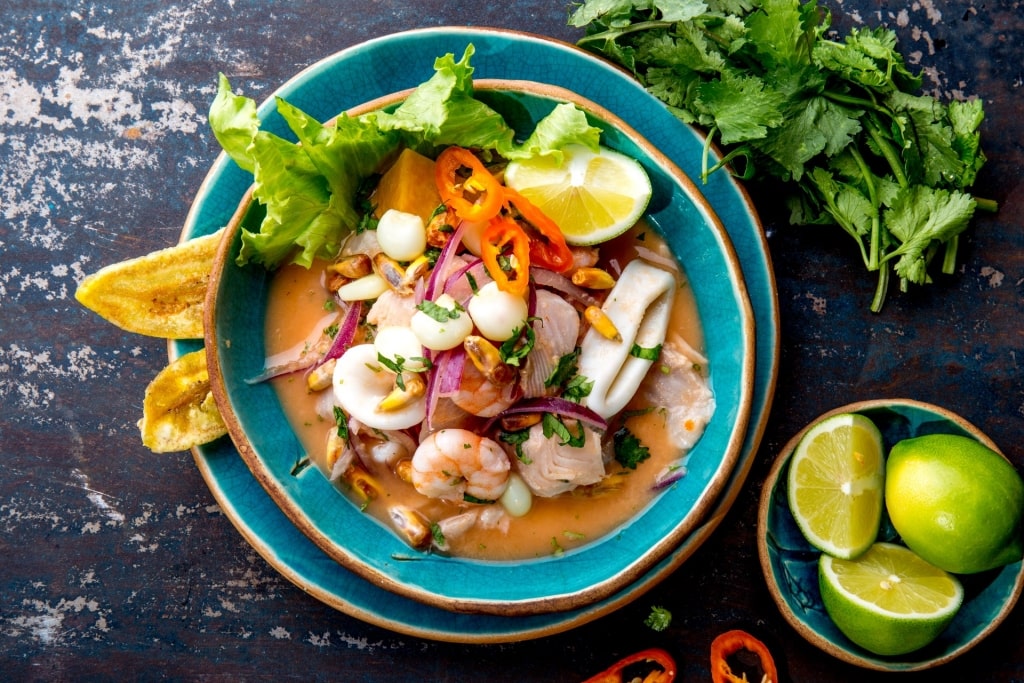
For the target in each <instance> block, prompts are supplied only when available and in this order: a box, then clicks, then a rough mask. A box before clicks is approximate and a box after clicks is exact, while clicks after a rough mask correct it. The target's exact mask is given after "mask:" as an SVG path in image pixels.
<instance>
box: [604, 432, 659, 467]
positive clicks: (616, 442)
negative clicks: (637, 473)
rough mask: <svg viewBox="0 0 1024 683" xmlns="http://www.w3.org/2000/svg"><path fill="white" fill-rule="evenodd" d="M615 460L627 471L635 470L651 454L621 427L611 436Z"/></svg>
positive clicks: (630, 433)
mask: <svg viewBox="0 0 1024 683" xmlns="http://www.w3.org/2000/svg"><path fill="white" fill-rule="evenodd" d="M612 444H613V446H614V450H615V459H616V460H617V461H618V462H619V464H620V465H622V466H623V467H625V468H627V469H631V470H635V469H636V468H637V465H639V464H640V463H642V462H643V461H644V460H647V459H648V458H649V457H651V452H650V450H649V449H648V448H647V446H644V445H643V444H642V443H640V439H638V438H636V436H635V435H634V434H633V432H631V431H629V428H627V427H622V428H620V429H619V430H618V431H616V432H615V434H614V435H613V436H612Z"/></svg>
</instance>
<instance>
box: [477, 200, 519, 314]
mask: <svg viewBox="0 0 1024 683" xmlns="http://www.w3.org/2000/svg"><path fill="white" fill-rule="evenodd" d="M480 258H481V259H482V260H483V262H484V266H485V267H486V268H487V273H488V274H489V275H490V276H491V277H492V278H493V279H494V281H495V282H496V283H498V289H500V290H502V291H504V292H510V293H512V294H518V295H519V296H523V295H525V294H526V288H527V286H528V285H529V284H530V238H529V236H528V235H527V234H526V231H525V230H523V228H522V226H520V225H519V224H518V223H516V222H515V221H514V220H512V219H511V218H508V217H506V216H498V217H496V218H492V219H491V222H490V223H489V224H488V225H487V227H486V228H484V232H483V235H482V236H481V238H480Z"/></svg>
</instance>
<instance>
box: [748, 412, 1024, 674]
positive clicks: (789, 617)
mask: <svg viewBox="0 0 1024 683" xmlns="http://www.w3.org/2000/svg"><path fill="white" fill-rule="evenodd" d="M894 405H902V406H910V407H916V408H920V409H922V410H926V411H928V412H932V413H935V414H936V415H938V416H940V417H942V418H944V419H946V420H949V421H950V422H952V423H954V424H956V425H957V426H958V427H960V428H961V429H963V430H964V431H965V432H967V433H968V434H970V435H971V436H973V437H975V438H977V439H978V440H979V441H980V442H981V443H983V444H985V445H986V446H988V447H989V448H991V449H992V450H994V451H995V452H996V453H999V455H1001V456H1002V457H1003V458H1004V459H1007V460H1009V459H1008V458H1006V455H1005V454H1004V453H1003V452H1002V451H1001V450H999V447H998V446H996V444H995V443H994V442H993V441H992V439H990V438H989V437H988V435H986V434H985V433H984V432H982V431H981V430H980V429H978V428H977V427H975V426H974V425H973V424H972V423H970V422H968V421H967V420H966V419H964V418H963V417H961V416H960V415H957V414H956V413H954V412H952V411H950V410H948V409H946V408H942V407H941V406H937V405H934V404H931V403H926V402H924V401H917V400H914V399H909V398H891V399H870V400H866V401H858V402H855V403H850V404H847V405H845V406H840V407H838V408H834V409H832V410H830V411H828V412H826V413H823V414H821V415H819V416H818V417H817V418H815V419H813V420H811V421H810V422H809V423H808V424H807V426H806V427H804V428H803V429H801V430H800V431H799V432H797V434H795V435H794V436H793V438H791V439H790V440H789V441H788V442H786V445H785V446H783V447H782V450H780V451H779V455H778V456H777V457H776V459H775V462H773V463H772V467H771V470H770V471H769V472H768V476H767V477H765V481H764V485H763V486H762V488H761V499H760V503H759V505H758V509H757V557H758V560H759V561H760V563H761V571H762V573H763V574H764V578H765V583H766V584H768V592H769V593H771V596H772V600H774V601H775V605H776V607H778V609H779V612H780V613H781V614H782V617H783V618H784V619H785V620H786V622H787V623H788V624H789V625H790V626H792V627H793V628H794V629H795V630H796V631H797V633H799V634H800V635H801V636H803V637H804V639H805V640H807V641H808V642H810V643H811V644H812V645H814V646H816V647H817V648H818V649H820V650H822V651H823V652H825V653H827V654H830V655H832V656H833V657H835V658H836V659H839V660H842V661H844V662H847V663H849V664H855V665H856V666H859V667H862V668H866V669H874V670H876V671H893V670H899V671H919V670H922V669H930V668H934V667H936V666H939V665H941V664H945V663H946V662H949V661H950V660H952V659H955V658H956V657H959V656H960V655H962V654H963V653H964V652H967V651H968V650H970V649H971V648H973V647H974V646H975V645H977V644H978V643H979V642H981V641H982V640H984V639H985V638H986V637H987V636H988V635H989V634H990V633H991V632H992V631H994V630H995V628H996V627H997V626H998V625H999V624H1001V623H1002V622H1003V621H1004V620H1005V619H1006V617H1007V616H1008V615H1009V614H1010V612H1011V611H1012V610H1013V607H1014V605H1015V604H1016V603H1017V599H1018V598H1019V597H1020V594H1021V591H1022V589H1024V565H1022V567H1021V571H1019V572H1018V573H1017V577H1016V581H1015V582H1014V588H1013V595H1012V597H1011V598H1010V599H1009V600H1007V601H1006V602H1005V603H1004V604H1003V607H1002V609H1000V610H999V613H998V614H997V615H996V616H995V618H994V619H992V621H991V622H990V623H989V624H988V625H987V626H986V627H985V628H984V629H983V630H982V631H981V632H979V633H978V635H976V636H975V637H974V638H972V639H971V640H969V641H968V642H966V643H964V644H963V645H961V646H960V647H958V648H956V649H955V650H953V651H952V652H949V653H947V654H945V655H943V656H941V657H935V658H933V659H929V660H925V661H922V662H920V663H919V664H917V665H911V666H906V665H900V662H899V659H898V658H893V666H885V665H883V664H880V663H878V662H875V661H873V660H871V659H867V658H863V657H858V656H856V655H854V654H851V653H850V652H849V651H847V650H844V649H842V648H838V647H836V646H835V645H834V644H833V643H832V642H831V641H830V640H828V639H827V638H823V637H822V636H821V635H819V634H818V632H817V631H815V630H814V629H812V628H810V627H809V626H808V625H807V624H805V623H804V622H803V621H801V620H800V619H799V618H797V616H796V615H795V614H794V613H793V611H792V610H791V609H790V608H789V605H788V604H787V603H786V600H785V599H784V598H783V595H782V591H781V590H780V589H779V586H778V583H777V582H776V581H775V578H774V573H773V572H772V566H771V559H770V558H769V557H768V534H767V529H768V513H769V509H770V508H771V499H772V496H773V494H774V492H775V488H776V484H777V482H778V478H779V474H780V473H781V472H782V469H783V468H784V467H785V465H786V463H787V462H789V458H790V456H792V454H793V451H795V450H796V447H797V444H799V443H800V439H802V438H803V437H804V435H805V434H807V432H808V431H809V430H810V429H811V427H813V426H814V425H816V424H818V423H819V422H821V421H822V420H825V419H827V418H829V417H832V416H834V415H840V414H842V413H860V412H863V411H866V410H873V409H877V408H887V407H890V406H894Z"/></svg>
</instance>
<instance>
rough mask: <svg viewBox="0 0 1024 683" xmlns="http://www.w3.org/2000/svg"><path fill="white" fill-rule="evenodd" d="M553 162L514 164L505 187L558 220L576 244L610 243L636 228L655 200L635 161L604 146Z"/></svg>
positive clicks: (570, 151) (571, 151)
mask: <svg viewBox="0 0 1024 683" xmlns="http://www.w3.org/2000/svg"><path fill="white" fill-rule="evenodd" d="M562 151H563V152H564V155H565V157H564V159H563V160H562V162H561V163H558V162H557V161H555V160H553V159H551V158H550V157H533V158H530V159H525V160H521V161H514V162H512V163H510V164H509V165H508V167H507V168H506V169H505V184H506V185H508V186H509V187H511V188H512V189H513V190H515V191H517V192H518V193H519V194H521V195H523V196H524V197H526V198H527V199H529V200H530V202H532V203H533V204H534V206H536V207H537V208H538V209H540V210H541V211H543V212H544V214H545V215H547V217H548V218H550V219H551V220H553V221H554V222H555V224H556V225H558V227H559V228H561V230H562V234H563V235H565V241H566V242H568V243H569V244H573V245H589V244H599V243H601V242H606V241H608V240H610V239H611V238H613V237H616V236H618V235H621V234H622V233H624V232H625V231H626V230H629V229H630V228H631V227H633V226H634V225H635V224H636V222H637V221H638V220H640V217H641V216H642V215H643V213H644V210H645V209H646V208H647V203H648V202H649V201H650V199H651V180H650V178H649V177H648V176H647V172H646V171H644V168H643V166H641V165H640V164H639V163H638V162H637V161H636V160H635V159H631V158H630V157H627V156H625V155H624V154H620V153H619V152H616V151H614V150H611V149H607V148H605V147H601V148H600V149H599V151H598V152H594V151H592V150H590V149H589V148H587V147H584V146H583V145H569V146H567V147H566V148H565V149H564V150H562Z"/></svg>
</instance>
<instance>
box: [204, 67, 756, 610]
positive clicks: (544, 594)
mask: <svg viewBox="0 0 1024 683" xmlns="http://www.w3.org/2000/svg"><path fill="white" fill-rule="evenodd" d="M475 85H476V88H477V92H478V96H479V97H480V99H484V100H486V101H487V102H488V103H489V104H490V105H491V106H492V107H494V108H495V109H497V110H498V111H500V112H501V113H502V114H503V115H504V116H505V118H506V120H507V121H508V122H509V123H510V124H511V125H512V126H513V127H515V128H516V129H517V130H518V131H519V132H520V133H529V131H530V130H532V128H533V125H534V124H535V122H536V121H537V120H539V119H540V118H542V117H543V116H544V115H546V114H547V113H548V112H550V111H551V109H552V108H553V107H555V106H556V105H557V104H559V103H561V102H565V101H570V102H574V103H576V104H577V105H578V106H580V107H581V108H582V109H583V110H584V111H586V112H587V115H588V116H589V117H590V119H591V122H592V123H593V125H596V126H599V127H600V128H601V129H602V131H603V133H602V143H603V144H605V145H606V146H608V147H611V148H613V149H616V150H618V151H620V152H623V153H624V154H627V155H628V156H631V157H633V158H636V159H637V160H639V161H640V162H641V163H642V164H643V165H644V167H645V169H646V170H647V172H648V174H649V175H650V177H651V180H652V185H653V189H654V194H653V197H652V200H651V202H650V205H649V207H648V212H647V214H646V220H647V221H648V222H649V224H651V225H652V226H653V227H654V228H655V229H657V230H659V231H660V232H661V233H662V234H663V235H664V236H665V237H666V239H667V240H668V242H669V244H670V246H671V247H672V249H673V251H674V253H675V254H676V256H677V258H678V260H679V261H680V264H681V265H682V267H683V270H684V271H685V272H686V274H687V276H688V279H689V282H690V285H691V287H692V288H693V291H694V295H695V297H696V300H697V307H698V310H699V312H700V315H701V318H702V326H703V330H704V335H705V341H706V347H707V355H708V357H709V367H710V372H711V383H712V389H713V390H714V392H715V399H716V410H715V414H714V417H713V419H712V420H711V422H710V423H709V425H708V427H707V430H706V432H705V434H704V436H703V437H702V438H701V440H700V441H699V443H698V444H697V446H696V447H695V448H694V450H693V451H692V452H691V454H690V458H689V462H688V470H687V474H686V476H685V477H683V478H682V479H681V480H680V481H679V482H677V483H676V484H675V485H673V486H672V487H669V488H667V489H666V490H665V491H663V492H662V493H660V494H659V496H658V497H657V498H656V499H655V500H654V501H653V502H652V503H651V504H649V505H648V506H647V507H646V508H645V509H644V510H642V511H641V512H640V513H638V514H637V515H636V516H635V517H634V518H633V519H631V520H629V521H628V522H626V523H625V524H623V525H621V527H620V528H618V529H617V530H615V531H614V532H613V533H611V534H609V535H607V536H606V537H604V538H602V539H599V540H596V541H594V542H593V543H591V544H588V545H585V546H583V547H581V548H579V549H576V550H573V551H569V552H565V553H564V554H561V555H559V556H557V557H555V556H553V557H548V558H543V559H536V560H525V561H517V562H487V561H479V560H468V559H462V558H453V557H446V556H442V555H437V554H419V553H417V552H416V551H413V550H411V549H410V548H409V547H408V546H407V545H406V544H405V543H404V541H402V540H401V539H400V538H399V537H398V536H397V535H395V534H394V533H393V532H392V531H391V530H389V529H387V528H385V527H384V526H383V525H381V524H379V523H378V522H377V521H375V520H374V519H373V518H371V517H369V516H367V515H364V514H362V513H361V512H360V511H359V510H358V509H357V508H356V507H355V506H354V505H353V504H351V503H350V502H349V501H348V500H347V499H345V498H344V497H343V496H342V494H341V493H340V492H339V491H338V490H337V489H335V487H334V486H332V485H331V484H330V482H328V480H327V479H326V478H325V477H323V476H322V475H321V474H320V472H319V471H318V470H316V469H314V468H306V469H305V470H303V471H302V473H300V474H299V475H297V476H296V475H294V474H293V473H292V469H293V466H294V464H295V462H296V461H297V460H298V459H299V458H300V457H301V456H302V455H303V453H302V448H301V446H300V444H299V441H298V439H297V438H296V436H295V435H294V433H293V432H292V429H291V427H290V426H289V424H288V422H287V420H286V418H285V416H284V414H283V412H282V410H281V407H280V404H279V402H278V399H277V397H276V395H275V393H274V390H273V388H272V387H270V386H269V385H266V384H256V385H253V384H249V383H247V382H246V381H245V380H246V379H247V378H251V377H254V376H256V375H258V374H259V373H260V372H261V371H262V369H263V364H264V356H265V354H264V350H263V349H264V343H263V338H262V334H263V329H264V309H265V305H266V293H267V287H268V283H269V276H268V274H267V273H266V272H265V271H264V270H263V269H262V268H261V267H258V266H246V267H238V266H236V265H235V256H236V255H237V253H238V249H239V245H240V231H241V230H243V229H247V228H255V226H256V225H258V218H259V207H257V206H255V205H253V204H251V203H250V200H249V198H248V196H246V198H244V199H243V200H242V203H241V204H240V206H239V207H238V210H237V212H236V214H235V217H234V219H233V220H232V221H231V224H230V225H229V229H228V230H227V231H226V233H225V239H224V241H223V242H222V245H221V249H220V253H219V254H218V258H217V262H216V265H215V268H214V272H213V274H212V277H211V286H210V290H209V293H208V295H207V302H206V304H207V305H206V315H207V318H206V339H205V343H206V352H207V358H208V365H209V368H210V377H211V383H212V387H213V393H214V396H215V398H216V400H217V403H218V407H219V409H220V411H221V413H222V414H223V415H224V417H225V421H226V422H227V425H228V429H229V433H230V435H231V439H232V441H233V442H234V444H235V446H236V448H237V450H238V452H239V454H240V455H241V457H242V459H243V460H244V461H245V463H246V464H247V465H248V467H249V469H250V470H251V472H252V473H253V475H254V477H255V479H256V480H257V481H258V482H259V483H260V484H261V485H262V486H263V488H264V489H265V490H266V491H267V492H268V494H269V495H270V497H271V498H272V499H273V500H274V501H275V503H276V504H277V505H278V507H280V509H281V510H282V511H283V512H284V513H285V514H286V515H287V517H288V518H289V519H290V520H291V522H292V523H293V524H294V525H295V526H296V527H297V528H299V529H300V530H301V531H302V532H303V533H304V534H305V535H306V536H308V537H309V538H310V539H311V540H312V541H313V542H314V543H315V544H316V545H317V546H318V547H319V548H320V549H321V550H323V551H324V552H325V553H326V554H327V555H328V556H329V557H331V558H332V559H334V560H335V561H337V562H338V563H339V564H341V565H342V566H343V567H345V568H346V569H348V570H350V571H352V572H354V573H355V574H357V575H359V576H361V577H363V578H364V579H366V580H368V581H370V582H371V583H373V584H374V585H375V586H378V587H380V588H384V589H386V590H388V591H392V592H394V593H397V594H399V595H401V596H404V597H407V598H411V599H413V600H416V601H419V602H422V603H424V604H427V605H430V606H434V607H439V608H442V609H446V610H450V611H455V612H468V613H479V614H500V615H529V614H543V613H551V612H556V611H563V610H571V609H577V608H580V607H582V606H585V605H588V604H592V603H594V602H595V601H599V600H602V599H605V598H607V597H609V596H611V595H614V594H615V593H617V592H619V591H621V590H623V589H624V588H625V587H628V586H629V585H631V584H633V583H634V582H636V581H638V580H639V579H641V578H642V577H643V576H644V574H645V573H646V572H647V571H648V570H650V569H651V568H652V567H653V566H655V565H656V564H657V563H658V562H660V561H661V560H663V559H664V558H665V557H667V556H668V555H669V554H670V553H671V552H672V551H673V550H674V549H675V548H676V547H677V546H678V545H679V544H680V543H682V542H683V541H684V540H685V539H686V538H687V537H688V536H689V535H690V534H691V533H692V532H693V531H694V530H695V529H697V528H698V527H700V525H701V524H702V522H704V521H705V520H706V517H707V514H708V512H709V510H710V509H712V508H713V506H714V505H715V503H716V501H717V500H718V498H719V496H720V494H721V493H722V491H723V489H724V487H725V486H726V484H727V483H728V481H729V479H730V476H731V474H732V472H733V469H734V468H735V467H736V465H737V462H738V460H739V456H740V453H741V451H742V448H743V445H744V442H745V437H746V428H747V423H748V419H749V415H750V410H751V402H752V394H753V386H754V368H755V330H754V322H753V320H754V319H753V311H752V309H751V305H750V302H749V298H748V295H747V292H746V286H745V284H744V280H743V275H742V271H741V269H740V264H739V263H738V260H737V258H736V255H735V253H734V251H733V247H732V245H731V242H730V240H729V236H728V234H727V233H726V231H725V229H724V228H723V227H722V225H721V223H720V221H719V220H718V218H717V216H716V215H715V213H714V211H713V210H712V209H711V208H710V206H709V205H708V203H707V202H706V200H705V199H704V198H703V197H702V196H701V194H700V192H699V191H698V190H697V188H696V187H695V186H694V184H693V183H692V181H690V179H689V178H688V177H687V176H685V175H684V174H683V173H682V172H681V171H680V170H679V169H678V168H677V167H676V166H675V165H674V164H673V163H672V162H671V161H670V160H669V159H668V158H667V157H665V156H664V155H663V154H661V153H660V152H658V151H657V150H656V149H654V148H653V147H652V146H651V145H650V144H649V143H647V142H646V140H644V139H643V138H642V137H641V136H640V135H639V134H637V133H636V131H635V130H633V129H632V128H630V127H629V126H628V125H626V124H625V123H624V122H623V121H622V120H620V119H619V118H617V117H616V116H614V115H613V114H611V113H610V112H608V111H607V110H605V109H603V108H601V107H600V106H598V105H596V104H594V103H593V102H590V101H588V100H585V99H583V98H580V97H579V96H577V95H575V94H573V93H572V92H569V91H567V90H564V89H561V88H557V87H554V86H547V85H542V84H538V83H533V82H525V81H478V82H477V83H476V84H475ZM403 96H404V93H397V94H395V95H392V96H388V97H385V98H382V99H379V100H375V101H373V102H370V103H367V104H365V105H363V106H361V107H359V108H357V109H355V110H352V113H359V112H361V111H367V110H372V109H377V108H384V107H387V106H392V105H395V104H396V103H397V102H400V101H401V99H402V97H403Z"/></svg>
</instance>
